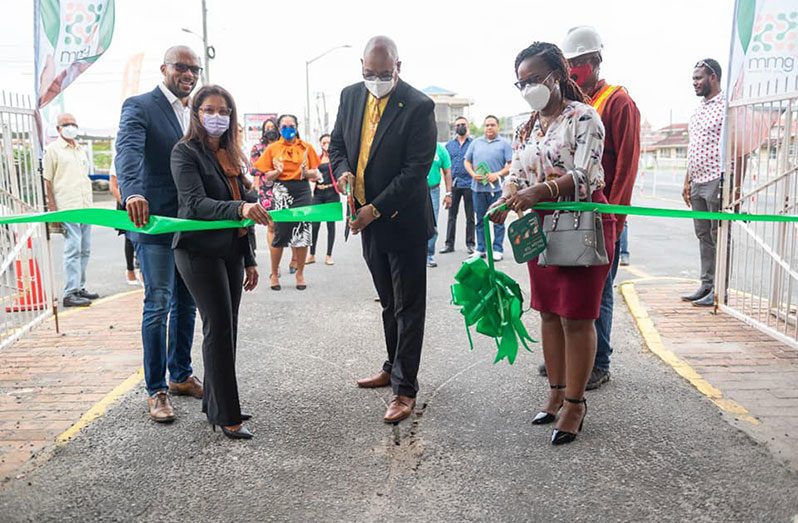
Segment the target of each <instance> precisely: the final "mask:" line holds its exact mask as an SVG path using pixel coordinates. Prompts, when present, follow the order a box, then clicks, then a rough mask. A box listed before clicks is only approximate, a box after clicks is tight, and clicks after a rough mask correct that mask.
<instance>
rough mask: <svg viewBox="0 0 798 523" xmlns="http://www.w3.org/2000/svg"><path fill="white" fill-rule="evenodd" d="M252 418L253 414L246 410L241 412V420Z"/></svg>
mask: <svg viewBox="0 0 798 523" xmlns="http://www.w3.org/2000/svg"><path fill="white" fill-rule="evenodd" d="M251 419H252V414H247V413H246V412H242V413H241V421H249V420H251Z"/></svg>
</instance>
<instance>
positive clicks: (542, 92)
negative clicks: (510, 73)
mask: <svg viewBox="0 0 798 523" xmlns="http://www.w3.org/2000/svg"><path fill="white" fill-rule="evenodd" d="M549 76H551V73H549ZM549 76H547V77H546V78H544V79H543V81H542V82H540V83H539V84H528V85H526V86H525V87H524V89H523V90H522V91H521V96H523V97H524V100H526V103H528V104H529V107H530V108H531V109H532V110H533V111H540V110H541V109H543V108H544V107H546V105H548V103H549V99H550V98H551V90H550V89H549V86H547V85H546V84H545V82H546V80H548V79H549Z"/></svg>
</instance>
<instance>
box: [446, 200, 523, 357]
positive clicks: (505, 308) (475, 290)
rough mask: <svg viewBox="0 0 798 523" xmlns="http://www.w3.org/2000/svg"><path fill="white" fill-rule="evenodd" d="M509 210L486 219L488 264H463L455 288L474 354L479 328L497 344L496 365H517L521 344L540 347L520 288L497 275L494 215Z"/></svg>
mask: <svg viewBox="0 0 798 523" xmlns="http://www.w3.org/2000/svg"><path fill="white" fill-rule="evenodd" d="M505 209H506V207H505V206H504V205H501V206H499V207H497V208H496V209H495V210H493V211H491V212H490V213H488V214H487V215H485V217H484V218H483V220H482V226H483V228H484V230H485V245H486V257H487V260H488V261H487V263H486V262H485V260H483V259H482V258H471V259H468V260H466V261H465V262H463V264H462V265H461V266H460V269H459V270H458V271H457V274H456V275H455V277H454V279H455V281H456V283H454V284H453V285H452V303H454V304H455V305H458V306H460V307H461V309H460V313H461V314H462V315H463V316H464V318H465V324H466V334H467V335H468V344H469V345H470V347H471V350H473V349H474V342H473V340H472V339H471V330H470V327H471V326H472V325H474V324H476V326H477V332H478V333H480V334H484V335H485V336H490V337H491V338H493V339H494V341H495V342H496V348H497V352H496V359H495V360H494V363H498V362H499V361H501V360H503V359H505V358H507V361H508V362H509V363H510V364H513V363H514V362H515V358H516V356H517V355H518V342H519V340H520V342H521V344H522V345H523V346H524V348H525V349H526V350H528V351H530V352H531V349H530V348H529V345H528V344H527V341H530V342H532V343H536V340H534V339H532V337H531V336H530V335H529V332H527V330H526V327H525V326H524V324H523V322H521V315H522V314H523V313H524V311H523V307H522V303H523V295H522V294H521V287H520V285H518V282H516V281H515V280H514V279H512V278H511V277H510V276H508V275H506V274H504V273H503V272H501V271H497V270H496V268H495V267H494V263H493V247H492V246H491V239H490V221H489V219H490V215H491V214H492V213H493V212H496V211H500V210H505Z"/></svg>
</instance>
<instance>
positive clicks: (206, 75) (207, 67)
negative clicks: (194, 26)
mask: <svg viewBox="0 0 798 523" xmlns="http://www.w3.org/2000/svg"><path fill="white" fill-rule="evenodd" d="M202 51H203V52H204V54H205V63H204V64H203V65H204V67H203V69H202V83H203V84H204V85H208V83H209V82H210V76H211V58H213V56H216V50H214V52H213V56H211V48H210V47H208V7H207V6H206V5H205V0H202Z"/></svg>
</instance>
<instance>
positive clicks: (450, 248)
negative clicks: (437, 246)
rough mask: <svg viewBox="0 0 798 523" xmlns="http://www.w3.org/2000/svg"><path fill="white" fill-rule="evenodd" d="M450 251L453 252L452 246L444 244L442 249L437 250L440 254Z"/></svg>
mask: <svg viewBox="0 0 798 523" xmlns="http://www.w3.org/2000/svg"><path fill="white" fill-rule="evenodd" d="M450 252H454V247H449V246H446V247H444V248H443V249H441V250H439V251H438V253H440V254H447V253H450Z"/></svg>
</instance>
